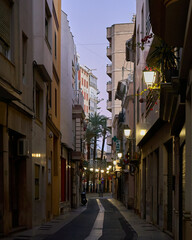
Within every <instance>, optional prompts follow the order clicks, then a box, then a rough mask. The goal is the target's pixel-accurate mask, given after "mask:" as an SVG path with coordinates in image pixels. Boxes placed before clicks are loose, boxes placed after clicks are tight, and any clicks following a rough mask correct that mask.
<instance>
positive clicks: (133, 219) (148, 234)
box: [109, 198, 173, 240]
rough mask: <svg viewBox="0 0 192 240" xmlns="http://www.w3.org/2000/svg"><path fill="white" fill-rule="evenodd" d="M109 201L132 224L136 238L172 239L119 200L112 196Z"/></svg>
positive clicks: (149, 239) (145, 239) (150, 239)
mask: <svg viewBox="0 0 192 240" xmlns="http://www.w3.org/2000/svg"><path fill="white" fill-rule="evenodd" d="M109 201H110V202H111V203H112V204H113V205H114V206H115V207H116V208H117V209H118V210H119V211H120V213H121V214H122V215H123V216H124V218H125V219H126V220H127V222H128V223H129V224H130V225H131V226H132V228H133V229H134V230H135V232H136V233H137V236H138V238H137V239H138V240H173V239H172V238H171V237H170V236H169V235H167V234H166V233H164V232H162V231H161V230H159V229H158V228H157V227H155V226H154V225H153V224H150V223H147V222H146V221H145V220H144V219H141V218H140V217H139V216H138V215H136V214H135V213H134V211H133V210H130V209H127V208H126V207H125V206H124V205H123V204H122V203H121V202H120V201H118V200H116V199H114V198H112V199H109Z"/></svg>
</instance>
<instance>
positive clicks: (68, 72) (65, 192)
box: [60, 11, 76, 212]
mask: <svg viewBox="0 0 192 240" xmlns="http://www.w3.org/2000/svg"><path fill="white" fill-rule="evenodd" d="M75 64H76V52H75V44H74V39H73V35H72V33H71V31H70V26H69V22H68V20H67V14H66V13H65V12H63V11H62V12H61V85H60V86H61V95H60V108H61V111H60V122H61V125H60V130H61V203H62V210H61V211H62V212H65V211H67V210H68V209H70V208H71V177H70V176H71V164H72V163H71V161H72V160H71V154H72V151H73V150H74V146H73V141H74V139H73V134H72V129H73V128H72V127H73V126H72V106H73V97H74V93H73V91H74V89H73V86H74V83H75V74H76V71H75ZM66 113H67V114H66Z"/></svg>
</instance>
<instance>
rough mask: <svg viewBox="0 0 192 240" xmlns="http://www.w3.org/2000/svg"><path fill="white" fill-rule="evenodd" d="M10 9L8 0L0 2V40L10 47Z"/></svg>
mask: <svg viewBox="0 0 192 240" xmlns="http://www.w3.org/2000/svg"><path fill="white" fill-rule="evenodd" d="M10 20H11V8H10V1H9V0H1V1H0V38H1V39H2V40H3V41H4V42H5V44H6V45H8V46H10Z"/></svg>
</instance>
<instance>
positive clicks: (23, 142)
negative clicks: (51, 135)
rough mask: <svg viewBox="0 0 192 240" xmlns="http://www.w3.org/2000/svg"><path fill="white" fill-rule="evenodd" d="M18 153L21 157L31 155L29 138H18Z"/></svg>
mask: <svg viewBox="0 0 192 240" xmlns="http://www.w3.org/2000/svg"><path fill="white" fill-rule="evenodd" d="M17 155H18V156H20V157H27V156H29V141H28V140H27V139H25V138H20V139H18V142H17Z"/></svg>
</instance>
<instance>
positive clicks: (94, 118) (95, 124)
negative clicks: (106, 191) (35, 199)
mask: <svg viewBox="0 0 192 240" xmlns="http://www.w3.org/2000/svg"><path fill="white" fill-rule="evenodd" d="M88 121H89V124H90V126H91V129H92V131H93V144H94V145H93V160H95V159H96V151H97V141H98V139H99V137H100V136H101V131H102V129H101V124H102V116H101V115H100V114H99V113H94V114H93V115H90V116H89V119H88ZM93 191H95V174H94V173H93Z"/></svg>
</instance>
